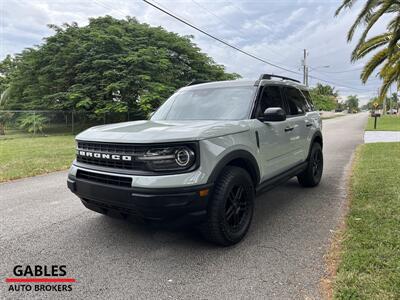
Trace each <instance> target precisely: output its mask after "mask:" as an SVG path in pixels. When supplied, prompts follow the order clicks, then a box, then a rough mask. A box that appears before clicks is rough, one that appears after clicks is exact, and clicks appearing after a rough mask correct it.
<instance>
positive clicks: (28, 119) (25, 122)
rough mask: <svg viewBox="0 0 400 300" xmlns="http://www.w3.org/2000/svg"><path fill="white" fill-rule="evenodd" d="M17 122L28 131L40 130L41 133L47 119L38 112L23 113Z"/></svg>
mask: <svg viewBox="0 0 400 300" xmlns="http://www.w3.org/2000/svg"><path fill="white" fill-rule="evenodd" d="M18 122H19V127H20V128H21V129H26V130H27V131H28V132H29V133H34V134H36V132H40V133H42V134H43V130H44V129H45V127H46V123H47V122H48V119H47V118H46V117H45V116H42V115H40V114H25V115H23V116H21V117H19V118H18Z"/></svg>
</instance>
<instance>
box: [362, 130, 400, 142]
mask: <svg viewBox="0 0 400 300" xmlns="http://www.w3.org/2000/svg"><path fill="white" fill-rule="evenodd" d="M379 142H400V131H366V132H365V133H364V143H366V144H368V143H379Z"/></svg>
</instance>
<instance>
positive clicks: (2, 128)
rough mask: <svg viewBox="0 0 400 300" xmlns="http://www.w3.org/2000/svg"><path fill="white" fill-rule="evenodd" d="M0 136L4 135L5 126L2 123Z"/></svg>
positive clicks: (0, 124)
mask: <svg viewBox="0 0 400 300" xmlns="http://www.w3.org/2000/svg"><path fill="white" fill-rule="evenodd" d="M0 135H6V130H5V126H4V124H3V123H0Z"/></svg>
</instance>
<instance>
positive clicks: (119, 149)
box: [76, 141, 148, 171]
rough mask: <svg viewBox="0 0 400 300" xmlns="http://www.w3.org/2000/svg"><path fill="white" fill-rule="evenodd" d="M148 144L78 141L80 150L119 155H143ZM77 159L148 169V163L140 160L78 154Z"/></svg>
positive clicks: (92, 163) (98, 164)
mask: <svg viewBox="0 0 400 300" xmlns="http://www.w3.org/2000/svg"><path fill="white" fill-rule="evenodd" d="M147 149H148V147H147V146H139V145H131V144H115V143H95V142H82V141H78V151H79V150H84V151H93V152H97V153H106V154H117V155H129V156H132V157H133V156H141V155H143V154H144V153H145V152H146V150H147ZM76 160H77V161H78V162H82V163H86V164H91V165H96V166H102V167H109V168H117V169H126V170H139V171H146V170H147V168H146V163H145V162H142V161H138V160H134V159H132V160H130V161H126V160H110V159H102V158H95V157H87V156H79V155H77V158H76Z"/></svg>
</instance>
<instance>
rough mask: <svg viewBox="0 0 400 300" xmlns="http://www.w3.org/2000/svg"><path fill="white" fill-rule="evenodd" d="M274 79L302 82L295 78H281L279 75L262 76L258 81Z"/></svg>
mask: <svg viewBox="0 0 400 300" xmlns="http://www.w3.org/2000/svg"><path fill="white" fill-rule="evenodd" d="M272 77H274V78H280V79H282V80H290V81H294V82H298V83H300V81H298V80H296V79H293V78H289V77H285V76H279V75H274V74H261V75H260V78H259V79H258V80H263V79H271V78H272Z"/></svg>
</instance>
